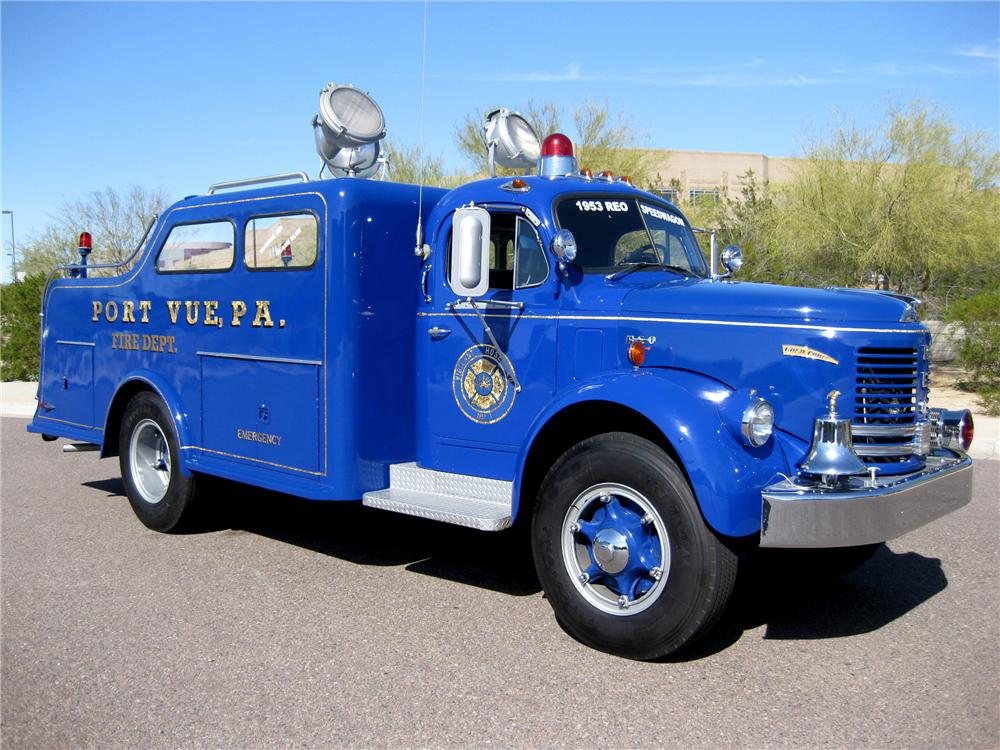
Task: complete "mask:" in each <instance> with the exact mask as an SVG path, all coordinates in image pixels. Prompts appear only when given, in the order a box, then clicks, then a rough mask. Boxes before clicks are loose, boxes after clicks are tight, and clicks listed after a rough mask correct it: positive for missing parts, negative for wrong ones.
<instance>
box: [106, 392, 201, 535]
mask: <svg viewBox="0 0 1000 750" xmlns="http://www.w3.org/2000/svg"><path fill="white" fill-rule="evenodd" d="M118 463H119V466H120V467H121V473H122V482H124V484H125V494H126V495H128V500H129V503H131V505H132V510H133V511H135V514H136V516H138V517H139V520H140V521H142V522H143V524H145V525H146V526H147V527H148V528H150V529H153V530H154V531H163V532H170V531H180V530H182V529H183V528H184V526H185V525H187V524H189V522H190V521H191V520H192V518H193V516H194V508H195V506H196V505H197V503H196V498H197V494H198V492H197V487H196V484H195V479H194V477H193V476H184V475H183V473H182V472H181V465H180V444H179V443H178V442H177V430H176V429H175V427H174V420H173V418H172V417H171V416H170V413H169V412H168V411H167V407H166V405H165V404H164V403H163V401H162V400H161V399H160V397H159V396H157V395H156V394H155V393H150V392H148V391H144V392H142V393H137V394H136V395H135V396H133V397H132V400H131V401H129V403H128V406H126V407H125V416H124V418H123V419H122V423H121V429H120V432H119V438H118Z"/></svg>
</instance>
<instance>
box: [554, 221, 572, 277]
mask: <svg viewBox="0 0 1000 750" xmlns="http://www.w3.org/2000/svg"><path fill="white" fill-rule="evenodd" d="M549 249H550V250H551V251H552V254H553V255H555V256H556V257H557V258H558V259H559V270H560V271H562V272H563V274H565V273H566V264H567V263H572V262H573V261H574V260H576V238H575V237H574V236H573V233H572V232H571V231H569V230H568V229H560V230H559V231H558V232H556V236H555V237H553V238H552V242H551V243H550V245H549Z"/></svg>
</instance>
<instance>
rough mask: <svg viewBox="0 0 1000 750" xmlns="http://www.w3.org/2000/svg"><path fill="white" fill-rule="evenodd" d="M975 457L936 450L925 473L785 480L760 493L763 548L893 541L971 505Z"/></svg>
mask: <svg viewBox="0 0 1000 750" xmlns="http://www.w3.org/2000/svg"><path fill="white" fill-rule="evenodd" d="M971 469H972V459H970V458H969V457H968V456H966V455H965V454H964V453H960V452H958V451H951V450H937V451H935V453H934V455H933V456H928V458H927V465H926V466H925V468H924V469H923V470H921V471H918V472H914V473H913V474H906V475H904V476H895V477H885V478H884V479H876V480H875V482H874V484H873V483H872V482H871V481H870V480H868V479H866V478H860V477H851V478H850V479H849V480H848V483H847V484H846V485H845V486H844V487H841V488H837V489H831V488H829V487H823V486H821V485H817V484H815V483H810V482H806V481H803V480H801V479H785V480H783V481H781V482H778V483H776V484H772V485H770V486H769V487H765V488H764V490H763V491H762V492H761V518H760V520H761V527H760V546H761V547H853V546H855V545H859V544H873V543H876V542H884V541H887V540H889V539H894V538H895V537H897V536H901V535H903V534H906V533H907V532H910V531H913V530H914V529H916V528H919V527H921V526H923V525H924V524H926V523H930V522H931V521H933V520H934V519H936V518H940V517H941V516H943V515H945V514H947V513H950V512H951V511H953V510H957V509H958V508H961V507H962V506H963V505H966V504H968V502H969V501H970V500H971V499H972V471H971Z"/></svg>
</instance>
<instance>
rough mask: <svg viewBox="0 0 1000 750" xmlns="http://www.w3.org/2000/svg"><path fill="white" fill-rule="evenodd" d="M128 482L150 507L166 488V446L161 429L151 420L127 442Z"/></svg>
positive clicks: (134, 432)
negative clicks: (129, 478) (129, 477)
mask: <svg viewBox="0 0 1000 750" xmlns="http://www.w3.org/2000/svg"><path fill="white" fill-rule="evenodd" d="M128 450H129V467H130V469H131V471H130V474H131V479H132V483H133V484H134V485H135V488H136V489H137V490H138V491H139V496H140V497H141V498H142V499H143V500H145V501H146V502H147V503H150V504H151V505H155V504H156V503H158V502H160V501H161V500H162V499H163V498H164V497H166V494H167V488H168V487H169V486H170V446H169V445H168V444H167V438H166V435H164V434H163V430H161V429H160V426H159V425H158V424H157V423H156V422H154V421H153V420H152V419H144V420H142V421H141V422H139V424H137V425H136V426H135V429H134V430H132V437H131V439H130V440H129V448H128Z"/></svg>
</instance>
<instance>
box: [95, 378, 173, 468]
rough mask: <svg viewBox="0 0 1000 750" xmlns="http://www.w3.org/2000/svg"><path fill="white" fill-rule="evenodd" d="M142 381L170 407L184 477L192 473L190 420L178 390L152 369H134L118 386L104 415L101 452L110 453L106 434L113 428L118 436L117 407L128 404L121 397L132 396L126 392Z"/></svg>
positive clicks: (146, 388) (121, 408) (145, 386)
mask: <svg viewBox="0 0 1000 750" xmlns="http://www.w3.org/2000/svg"><path fill="white" fill-rule="evenodd" d="M140 383H141V384H142V386H143V389H144V390H150V391H152V392H154V393H155V394H156V395H157V396H159V397H160V399H161V400H162V401H163V403H164V404H166V406H167V411H168V412H170V416H171V418H172V419H173V421H174V428H175V429H176V430H177V442H178V445H179V446H180V448H181V451H180V453H181V455H180V459H181V461H180V463H181V473H182V474H183V475H184V476H190V474H191V472H190V471H188V469H187V467H186V463H187V462H186V461H185V460H184V459H185V457H186V454H187V453H188V452H189V451H190V449H189V448H186V447H185V446H188V445H190V444H191V430H190V425H189V422H188V417H187V414H186V413H185V412H184V411H183V409H181V400H180V397H179V396H178V395H177V391H176V390H174V387H173V386H172V385H170V383H168V382H167V381H166V380H164V379H163V377H162V376H160V375H158V374H156V373H155V372H152V371H150V370H135V371H134V372H131V373H129V374H128V375H127V376H126V377H125V378H123V379H122V380H121V382H120V383H119V384H118V387H117V388H115V396H114V398H112V399H111V402H110V403H109V404H108V410H107V413H106V414H105V416H104V432H105V441H104V444H105V448H104V449H103V450H102V451H101V457H102V458H103V457H104V456H105V455H110V454H109V453H108V451H107V445H108V442H109V441H108V439H107V437H108V436H109V435H110V434H111V432H110V431H112V430H113V431H114V434H115V435H116V436H117V431H118V429H119V424H118V420H117V418H116V410H119V409H120V410H123V409H124V407H125V404H124V403H122V397H123V396H124V397H125V398H131V396H127V395H126V393H125V392H126V391H127V390H129V389H130V386H131V387H134V386H135V385H136V384H140Z"/></svg>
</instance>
